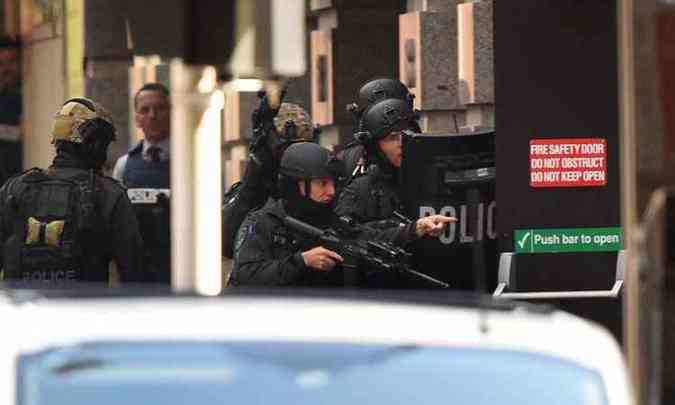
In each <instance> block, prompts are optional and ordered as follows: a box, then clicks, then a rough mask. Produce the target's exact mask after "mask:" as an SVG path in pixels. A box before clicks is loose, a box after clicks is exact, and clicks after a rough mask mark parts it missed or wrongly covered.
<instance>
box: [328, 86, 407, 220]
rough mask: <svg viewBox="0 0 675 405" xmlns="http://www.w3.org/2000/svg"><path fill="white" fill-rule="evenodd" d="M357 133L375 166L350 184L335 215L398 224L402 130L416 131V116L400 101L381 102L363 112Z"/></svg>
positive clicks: (341, 196)
mask: <svg viewBox="0 0 675 405" xmlns="http://www.w3.org/2000/svg"><path fill="white" fill-rule="evenodd" d="M360 125H361V131H360V132H359V133H357V134H356V137H357V139H358V140H359V142H360V143H361V144H362V145H363V146H364V148H365V149H366V152H367V154H368V157H369V159H370V160H371V161H373V162H374V163H375V165H374V166H371V169H369V171H368V173H367V174H366V175H365V176H361V177H357V178H355V179H354V180H352V181H351V183H350V184H349V185H348V186H347V188H346V189H345V190H344V191H343V192H342V194H341V195H340V197H339V200H338V203H337V207H336V213H337V214H338V215H341V216H342V215H346V216H349V217H352V218H354V219H355V220H356V221H358V222H359V223H367V222H375V221H380V222H381V224H382V226H384V227H386V226H392V225H393V224H396V223H399V222H400V218H397V217H396V213H401V212H404V209H403V206H402V198H401V196H400V188H399V169H400V167H401V159H402V157H403V156H402V143H401V141H402V136H403V131H404V130H415V129H416V128H418V127H417V124H416V122H415V114H414V112H413V110H412V108H411V106H410V104H409V103H408V102H406V101H404V100H400V99H394V98H390V99H385V100H381V101H379V102H377V103H375V104H373V105H371V106H370V107H368V109H367V110H366V111H365V112H364V113H363V116H362V118H361V124H360Z"/></svg>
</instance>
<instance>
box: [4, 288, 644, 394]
mask: <svg viewBox="0 0 675 405" xmlns="http://www.w3.org/2000/svg"><path fill="white" fill-rule="evenodd" d="M354 296H355V294H351V297H348V298H341V297H331V296H328V297H318V296H317V294H314V296H307V295H300V294H298V295H296V296H291V295H259V294H245V293H244V294H232V295H227V296H224V297H218V298H197V297H193V298H190V297H164V298H162V297H154V298H153V297H146V298H129V297H110V296H109V297H102V298H78V299H75V298H44V297H40V296H35V297H30V298H21V297H19V298H17V297H16V296H15V297H10V296H4V297H2V298H1V299H0V319H1V320H2V324H3V333H2V336H3V337H2V342H3V349H2V350H1V351H0V405H4V404H8V405H9V404H12V405H14V404H16V405H85V404H86V405H93V404H96V405H108V404H111V405H112V404H115V405H132V404H142V405H148V404H162V405H172V404H190V405H196V404H199V405H203V404H219V405H222V404H228V403H233V404H269V403H274V404H284V405H285V404H289V405H290V404H293V405H296V404H327V405H330V404H369V405H373V404H387V405H392V404H500V405H511V404H513V405H527V404H545V405H556V404H575V405H584V404H589V405H591V404H592V405H605V404H609V405H627V404H632V403H633V401H632V398H631V390H630V385H629V382H628V379H627V375H626V369H625V365H624V361H623V358H622V354H621V352H620V350H619V347H618V345H617V344H616V342H615V340H614V338H613V337H612V336H611V335H610V334H609V333H608V332H606V331H605V330H604V329H602V328H601V327H599V326H597V325H595V324H592V323H589V322H587V321H584V320H582V319H580V318H578V317H575V316H572V315H569V314H567V313H563V312H560V311H553V310H541V308H540V307H531V306H526V305H520V304H513V303H508V302H503V303H499V304H497V303H488V304H486V305H483V306H481V307H480V308H477V307H476V306H475V305H474V304H472V303H471V302H470V301H466V300H464V301H462V300H456V302H451V303H447V302H446V303H444V304H443V305H441V304H439V303H434V302H430V301H431V300H430V299H429V298H428V297H426V298H427V299H426V300H422V302H421V303H420V302H416V303H412V302H411V301H392V300H384V301H383V300H374V299H358V298H354ZM446 301H447V300H446Z"/></svg>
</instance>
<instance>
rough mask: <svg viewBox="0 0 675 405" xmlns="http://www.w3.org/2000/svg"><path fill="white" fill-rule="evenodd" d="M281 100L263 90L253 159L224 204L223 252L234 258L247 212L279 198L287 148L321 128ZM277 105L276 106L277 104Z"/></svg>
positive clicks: (312, 136) (255, 118)
mask: <svg viewBox="0 0 675 405" xmlns="http://www.w3.org/2000/svg"><path fill="white" fill-rule="evenodd" d="M283 94H284V92H283V91H282V93H281V95H280V99H279V100H278V102H277V103H275V102H273V101H271V100H270V96H269V95H268V94H267V93H266V92H264V91H261V92H260V93H259V94H258V96H259V97H260V104H259V106H258V108H256V109H255V111H254V112H253V115H252V121H253V122H252V124H253V136H252V139H251V144H250V147H249V151H250V155H249V161H248V163H247V165H246V170H245V171H244V176H243V178H242V180H241V182H239V183H236V184H234V185H233V186H232V188H231V189H230V190H229V191H228V192H227V193H226V194H225V198H224V204H223V254H224V255H225V256H226V257H230V258H232V257H233V247H234V239H235V237H236V233H237V230H238V229H239V227H240V225H241V223H242V221H243V220H244V218H245V217H246V215H247V214H248V213H249V212H251V211H253V210H254V209H257V208H260V207H262V206H263V205H264V204H265V203H266V202H267V201H268V200H269V199H276V198H278V197H279V192H278V190H277V181H276V179H277V174H278V170H279V161H280V159H281V155H282V154H283V152H284V150H285V149H286V148H287V147H288V146H289V145H290V144H292V143H294V142H303V141H313V140H314V139H315V138H316V135H317V132H318V131H317V129H316V128H315V127H314V125H313V124H312V120H311V117H310V116H309V114H308V113H307V112H306V111H305V110H304V109H303V108H302V107H300V106H299V105H297V104H294V103H280V102H281V101H282V100H283ZM275 106H276V107H275Z"/></svg>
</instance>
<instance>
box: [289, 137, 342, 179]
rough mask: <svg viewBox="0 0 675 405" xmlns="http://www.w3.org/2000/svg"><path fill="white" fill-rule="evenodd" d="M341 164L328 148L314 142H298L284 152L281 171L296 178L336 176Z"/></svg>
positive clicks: (338, 173)
mask: <svg viewBox="0 0 675 405" xmlns="http://www.w3.org/2000/svg"><path fill="white" fill-rule="evenodd" d="M341 166H342V165H341V164H340V162H339V161H338V160H337V159H335V157H334V156H333V154H332V153H331V152H330V151H329V150H328V149H326V148H324V147H322V146H319V145H317V144H315V143H313V142H298V143H294V144H292V145H290V146H289V147H288V148H287V149H286V151H285V152H284V155H283V156H282V158H281V165H280V168H279V173H280V174H281V175H283V176H287V177H290V178H293V179H296V180H311V179H320V178H327V177H331V178H336V177H338V176H339V175H340V168H341Z"/></svg>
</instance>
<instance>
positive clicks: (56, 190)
mask: <svg viewBox="0 0 675 405" xmlns="http://www.w3.org/2000/svg"><path fill="white" fill-rule="evenodd" d="M114 140H115V129H114V126H113V123H112V121H111V119H110V117H109V116H108V114H107V113H106V112H105V110H104V109H103V108H102V107H101V106H99V105H98V104H96V103H95V102H93V101H91V100H89V99H85V98H75V99H71V100H68V101H66V102H65V103H64V104H63V106H62V107H61V109H60V110H59V111H58V113H57V114H56V117H55V119H54V125H53V129H52V143H53V144H54V145H55V147H56V157H55V158H54V161H53V163H52V165H51V166H50V167H49V168H48V169H47V170H42V169H38V168H34V169H31V170H28V171H26V172H24V173H22V174H20V175H17V176H16V177H13V178H11V179H10V180H9V181H8V182H7V183H6V184H5V185H4V186H3V187H2V189H0V242H1V243H2V250H0V262H1V263H2V268H3V278H4V280H18V281H29V282H31V283H32V282H39V283H40V284H43V285H64V284H68V282H72V281H91V282H106V283H107V282H108V280H109V274H108V265H109V262H110V260H114V261H115V262H116V264H117V269H118V271H119V275H120V280H121V281H123V282H126V281H136V280H138V279H139V274H140V272H141V270H142V269H141V267H140V260H141V258H142V249H143V242H142V239H141V236H140V233H139V230H138V225H137V222H136V216H135V214H134V212H133V210H132V207H131V203H130V202H129V199H128V198H127V195H126V193H125V190H124V188H123V187H122V186H121V185H119V184H118V183H117V182H116V181H115V180H113V179H111V178H107V177H104V176H102V175H101V167H102V166H103V164H104V162H105V160H106V154H107V150H108V145H109V144H110V142H112V141H114Z"/></svg>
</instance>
